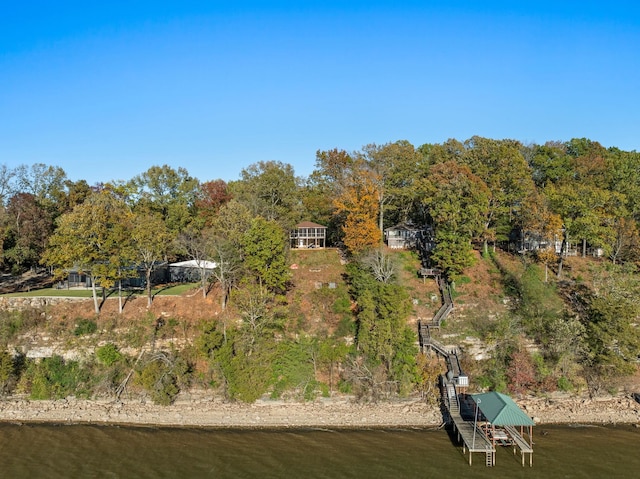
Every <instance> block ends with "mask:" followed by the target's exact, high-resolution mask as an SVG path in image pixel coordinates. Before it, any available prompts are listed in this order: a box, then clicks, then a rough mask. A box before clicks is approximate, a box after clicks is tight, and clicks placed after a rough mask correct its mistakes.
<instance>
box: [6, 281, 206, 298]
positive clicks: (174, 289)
mask: <svg viewBox="0 0 640 479" xmlns="http://www.w3.org/2000/svg"><path fill="white" fill-rule="evenodd" d="M198 286H199V284H198V283H184V284H179V285H176V286H171V287H168V288H153V289H151V293H152V294H153V295H154V296H156V295H157V296H179V295H181V294H183V293H185V292H186V291H189V290H191V289H193V288H197V287H198ZM101 294H102V293H101V292H100V290H98V295H101ZM122 294H123V295H125V296H126V295H127V294H129V293H128V292H126V291H123V293H122ZM134 295H135V296H144V295H146V291H136V292H135V293H134ZM0 296H3V297H5V298H35V297H38V296H56V297H64V298H91V290H90V289H56V288H43V289H34V290H32V291H24V292H19V293H8V294H3V295H0ZM109 296H110V297H117V296H118V291H117V290H116V291H113V292H111V294H110V295H109Z"/></svg>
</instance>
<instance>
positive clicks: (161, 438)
mask: <svg viewBox="0 0 640 479" xmlns="http://www.w3.org/2000/svg"><path fill="white" fill-rule="evenodd" d="M536 435H537V438H536ZM534 441H535V445H534V451H535V452H534V455H533V461H534V465H533V468H529V467H528V466H526V467H524V468H523V467H522V466H521V463H520V456H519V455H518V456H513V454H512V453H511V450H510V449H504V448H503V449H500V450H499V451H498V454H497V464H496V467H494V468H487V467H486V466H485V465H484V457H483V456H481V455H476V456H475V457H474V464H473V466H469V465H468V462H467V459H466V458H465V457H463V456H462V452H461V450H460V448H459V447H454V445H453V444H452V441H451V438H450V436H449V434H448V433H447V432H446V431H444V430H337V431H324V430H272V431H265V430H212V429H175V428H161V429H156V428H142V427H115V426H53V425H23V426H17V425H10V424H0V477H2V478H154V479H155V478H199V477H203V478H234V479H240V478H261V479H264V478H332V479H334V478H367V479H373V478H395V479H398V478H435V477H456V476H457V477H464V478H476V477H478V478H497V477H500V478H546V479H553V478H583V477H584V478H634V479H635V478H638V477H640V451H639V446H640V429H636V428H633V427H630V426H616V427H596V426H593V427H569V426H562V427H560V426H539V427H536V428H535V429H534Z"/></svg>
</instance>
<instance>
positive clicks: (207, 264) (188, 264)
mask: <svg viewBox="0 0 640 479" xmlns="http://www.w3.org/2000/svg"><path fill="white" fill-rule="evenodd" d="M217 266H218V263H215V262H213V261H206V260H202V261H196V260H195V259H190V260H188V261H179V262H178V263H171V264H170V265H169V267H170V268H198V269H199V268H202V267H204V269H214V268H216V267H217Z"/></svg>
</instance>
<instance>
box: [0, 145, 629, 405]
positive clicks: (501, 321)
mask: <svg viewBox="0 0 640 479" xmlns="http://www.w3.org/2000/svg"><path fill="white" fill-rule="evenodd" d="M0 185H1V186H2V188H1V189H0V199H1V200H2V202H1V204H0V206H1V208H0V223H1V224H2V226H3V228H2V230H1V231H2V237H1V238H0V239H1V240H2V245H3V248H2V257H1V260H2V267H3V269H4V271H5V272H6V273H11V274H13V275H14V276H15V275H19V274H21V273H23V272H24V271H28V270H31V271H38V270H43V271H49V272H51V274H52V277H51V278H52V281H56V282H57V281H61V283H60V284H64V281H65V278H67V276H68V274H69V271H70V270H74V271H77V272H78V273H79V274H84V275H86V276H87V277H88V281H87V284H89V286H90V287H91V288H92V290H93V304H92V307H91V308H90V313H89V316H87V317H84V316H83V317H80V315H76V313H73V314H74V317H73V318H69V317H66V318H58V319H56V320H52V321H49V320H42V319H41V318H42V316H40V315H39V313H38V314H35V313H33V314H32V313H27V312H12V311H2V312H1V313H0V314H1V315H2V331H3V335H2V338H1V339H2V342H3V343H2V346H3V348H4V352H3V353H2V354H3V355H2V358H0V359H1V362H2V371H3V372H2V375H0V381H2V382H3V383H2V384H4V390H5V391H16V390H20V391H24V392H26V393H28V394H30V395H32V397H51V396H57V395H64V394H69V393H71V392H73V393H74V394H86V395H95V394H122V393H123V391H125V390H126V391H130V390H131V388H134V386H136V385H137V387H138V388H141V390H146V391H149V394H151V395H152V396H153V397H154V398H155V399H156V400H157V401H159V402H170V401H171V400H172V398H174V397H175V395H176V394H177V393H178V392H179V391H180V390H181V389H182V388H185V387H189V386H190V385H194V384H198V385H200V386H206V387H210V388H212V389H213V390H215V391H219V392H220V393H221V394H224V395H225V396H227V397H230V398H235V399H239V400H243V401H253V400H255V399H256V398H257V397H260V396H261V395H262V394H265V393H268V394H271V395H274V396H281V395H295V396H298V397H302V398H312V397H314V396H315V395H318V394H327V395H330V394H334V393H335V392H336V391H343V392H349V393H353V394H356V395H357V396H358V397H361V398H363V399H365V398H368V399H373V400H376V399H379V398H385V397H393V396H395V395H407V394H414V393H416V392H420V391H422V392H423V393H424V394H427V395H428V394H430V393H431V392H432V391H433V383H434V378H435V375H436V371H437V372H440V371H439V367H440V366H439V365H437V364H435V363H434V361H433V360H430V359H429V358H428V357H426V356H423V355H422V354H419V352H418V348H417V337H416V327H415V321H417V319H418V318H425V317H426V318H428V317H429V314H432V313H433V312H434V310H435V309H437V307H438V306H439V304H436V303H433V301H434V300H433V299H432V298H433V297H432V295H436V294H437V293H436V292H434V290H433V286H429V285H427V284H425V283H423V282H422V280H421V279H419V278H418V277H417V274H416V272H417V270H418V269H420V267H421V266H424V265H425V264H427V265H429V267H433V268H436V269H438V270H439V271H441V272H442V274H443V275H445V277H446V278H447V280H448V281H449V282H451V283H452V284H453V286H454V289H453V291H454V296H455V298H454V299H456V300H457V304H456V313H455V314H454V316H453V317H452V319H451V320H450V321H447V323H446V324H445V325H443V328H442V331H441V333H442V334H443V335H444V336H445V337H453V338H457V339H454V341H455V342H456V343H457V344H458V345H460V346H461V347H462V348H463V350H465V348H466V351H467V353H468V354H467V355H466V357H465V358H466V359H465V363H466V367H467V368H468V369H469V370H470V371H473V373H474V377H475V378H476V387H478V388H489V389H496V390H510V391H512V392H514V393H524V392H536V391H537V392H544V391H552V390H555V389H558V388H559V389H562V390H569V391H570V390H579V389H583V390H584V389H587V388H589V389H591V390H603V389H607V388H608V389H611V390H615V389H616V388H618V387H621V385H623V384H624V383H623V382H622V381H621V378H624V377H629V375H632V374H634V373H636V371H637V366H638V358H639V354H640V335H639V333H638V327H637V323H638V315H639V309H638V307H639V304H638V299H637V298H638V297H639V295H638V293H639V292H640V287H639V285H638V279H637V278H638V276H637V272H636V270H637V266H638V261H639V260H640V239H639V236H638V228H637V224H638V221H639V220H640V209H639V205H640V203H639V202H640V154H638V153H637V152H635V151H634V152H624V151H621V150H618V149H616V148H608V149H607V148H604V147H602V146H601V145H599V144H598V143H597V142H594V141H590V140H587V139H573V140H570V141H568V142H563V143H560V142H550V143H547V144H544V145H523V144H521V143H520V142H518V141H515V140H492V139H487V138H480V137H473V138H470V139H468V140H466V141H464V142H461V141H457V140H449V141H447V142H445V143H443V144H425V145H422V146H419V147H417V148H416V147H414V146H413V145H411V144H409V143H408V142H406V141H398V142H395V143H389V144H386V145H367V146H365V147H363V148H362V150H360V151H356V152H346V151H344V150H339V149H334V150H330V151H318V152H317V155H316V169H315V171H314V172H313V173H312V174H311V175H310V176H309V177H308V178H300V177H297V176H295V172H294V171H293V168H292V167H291V166H290V165H286V164H282V163H279V162H260V163H256V164H254V165H251V166H250V167H248V168H246V169H244V170H242V172H241V178H240V179H239V180H237V181H233V182H230V183H226V182H224V181H222V180H209V181H204V182H201V181H200V180H198V179H196V178H193V177H191V176H190V175H189V173H188V171H186V170H185V169H182V168H179V169H178V170H175V169H173V168H171V167H169V166H167V165H164V166H154V167H151V168H150V169H149V170H147V171H146V172H143V173H141V174H140V175H138V176H137V177H135V178H132V179H130V180H127V181H124V180H118V181H111V182H106V183H102V184H99V185H93V186H90V185H88V184H87V183H86V182H83V181H78V182H72V181H69V180H68V179H67V178H66V174H65V172H64V171H63V170H62V169H61V168H59V167H54V166H47V165H42V164H35V165H31V166H26V165H25V166H23V167H20V168H17V169H14V170H10V169H8V168H6V167H0ZM301 221H312V222H314V223H318V224H320V225H324V226H327V244H328V245H329V246H333V247H335V248H337V249H322V250H313V249H303V250H295V249H291V248H292V246H293V247H294V248H295V247H296V246H297V245H296V244H293V245H292V244H291V242H290V239H289V231H290V230H291V229H292V228H294V227H295V225H296V224H298V223H299V222H301ZM397 224H411V225H417V226H418V227H419V228H420V229H422V230H424V231H428V232H429V234H430V235H432V237H433V238H432V239H433V242H432V245H433V247H432V248H430V249H428V250H422V251H419V252H408V251H407V252H395V251H389V250H388V249H385V247H384V244H383V239H384V231H385V229H386V228H388V227H390V226H393V225H397ZM186 259H190V260H194V261H195V263H196V264H198V265H201V266H200V267H199V271H198V274H199V277H200V278H201V283H200V286H199V288H200V291H199V293H198V294H199V296H200V298H201V300H202V301H204V303H202V304H203V306H202V307H203V308H206V310H205V313H204V314H202V315H199V316H198V317H199V319H198V320H195V319H194V318H192V319H191V320H190V321H189V320H187V318H181V317H179V316H178V315H173V314H171V313H170V312H169V313H167V312H166V311H165V313H167V314H164V315H158V312H157V309H155V308H154V302H155V301H156V300H157V299H158V298H159V297H158V296H156V294H155V292H154V288H155V287H156V286H158V285H157V284H155V282H157V281H158V280H156V279H154V278H156V276H157V274H158V271H159V269H160V268H161V267H162V265H166V264H167V263H170V262H174V261H177V260H186ZM207 264H215V267H213V268H210V267H207V266H206V265H207ZM295 265H297V269H296V266H295ZM303 272H304V275H303V274H302V273H303ZM309 275H311V276H309ZM314 275H315V277H316V279H310V278H311V277H313V276H314ZM480 278H482V279H480ZM138 280H139V281H141V283H140V284H141V285H142V287H143V288H144V291H145V292H144V296H145V301H144V303H145V305H144V311H145V313H140V316H141V317H140V318H139V321H136V320H135V319H132V318H128V319H125V318H127V316H128V311H127V309H128V308H129V312H130V310H131V309H132V305H133V303H132V302H131V303H128V302H127V301H126V299H127V295H128V294H130V293H131V290H130V289H127V287H126V286H127V285H130V284H132V283H133V282H135V281H138ZM311 282H312V283H313V286H312V287H310V285H311ZM489 286H491V287H489ZM426 292H429V293H428V296H426ZM106 293H109V294H110V295H111V296H110V297H111V298H113V299H109V300H108V301H107V302H105V300H104V299H103V297H102V296H101V295H102V294H106ZM436 298H437V296H436ZM116 301H117V303H116V304H117V306H116V307H115V312H114V311H113V307H111V311H110V312H109V313H107V311H106V310H105V309H103V308H104V305H105V304H110V305H113V304H114V303H115V302H116ZM213 301H215V305H214V304H213ZM467 302H468V303H469V304H467ZM474 303H477V304H482V305H483V306H482V307H479V306H476V307H473V306H471V304H474ZM138 307H139V306H138ZM201 311H202V310H201ZM43 321H44V323H43ZM55 321H58V323H57V324H58V326H59V329H60V330H61V331H63V330H65V329H70V328H71V329H73V331H74V332H75V331H76V330H77V329H75V328H80V329H79V330H77V331H78V332H77V334H74V335H73V336H75V337H76V338H83V337H85V336H86V337H88V338H93V339H92V341H94V344H93V346H92V348H90V353H89V354H88V356H85V357H82V358H78V360H77V361H75V360H68V361H67V362H65V360H62V359H61V358H59V357H57V356H53V357H51V358H50V359H47V360H43V361H39V362H32V361H30V360H28V359H26V358H22V357H21V356H20V354H18V355H16V354H15V353H14V351H13V350H11V347H14V346H15V345H17V344H19V343H20V341H21V340H20V335H21V334H24V333H25V332H26V331H28V330H30V329H32V328H36V329H38V328H39V329H42V328H43V327H44V328H45V329H48V330H50V329H51V328H52V327H54V326H55V325H52V324H51V322H55ZM70 323H73V326H72V325H71V324H70ZM131 323H133V324H135V325H137V326H136V327H138V329H139V331H138V333H139V334H134V333H131V331H133V329H135V328H133V329H132V327H131V326H132V324H131ZM81 324H82V325H84V326H80V325H81ZM122 327H125V328H126V329H127V330H128V331H129V332H128V333H126V334H124V333H123V334H124V335H121V333H120V332H118V331H120V328H122ZM180 328H182V331H181V335H182V342H177V341H168V342H167V343H162V342H160V343H158V346H157V347H156V341H157V340H158V339H159V338H164V339H167V338H168V337H171V338H173V339H174V340H175V339H176V338H177V337H178V336H179V334H178V330H179V329H180ZM169 329H170V330H171V333H168V332H167V331H169ZM105 331H107V332H106V333H105ZM104 334H106V336H105V335H104ZM127 334H130V335H131V337H130V338H129V339H127ZM448 335H454V336H448ZM467 337H468V338H472V339H471V340H469V341H467V343H466V344H465V341H466V339H464V338H467ZM129 342H130V343H131V344H128V343H129ZM162 344H164V346H162V347H160V345H162ZM91 351H93V352H91ZM478 351H482V354H480V353H479V352H478ZM21 358H22V359H21ZM51 368H53V369H51ZM66 375H71V377H70V378H67V376H66ZM52 377H57V378H58V379H55V380H54V379H51V378H52ZM61 378H65V379H61ZM96 378H101V379H100V387H98V386H97V385H96V384H94V383H93V380H95V379H96ZM61 381H62V382H64V383H65V384H67V385H68V387H69V388H71V389H65V388H64V387H62V386H60V384H61ZM65 387H66V386H65ZM70 391H71V392H70ZM83 391H84V392H83Z"/></svg>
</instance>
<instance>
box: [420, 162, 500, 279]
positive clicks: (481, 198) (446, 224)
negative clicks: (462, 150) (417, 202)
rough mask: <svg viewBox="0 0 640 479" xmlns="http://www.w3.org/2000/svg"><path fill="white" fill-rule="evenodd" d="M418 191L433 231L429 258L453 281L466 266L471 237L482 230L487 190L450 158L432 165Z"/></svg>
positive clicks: (486, 208) (464, 167)
mask: <svg viewBox="0 0 640 479" xmlns="http://www.w3.org/2000/svg"><path fill="white" fill-rule="evenodd" d="M420 191H421V193H422V196H423V198H424V199H423V202H424V205H425V207H426V208H427V209H428V211H429V215H430V217H431V220H432V222H433V225H434V227H435V231H436V248H435V250H434V252H433V254H432V259H433V261H434V262H435V264H436V265H437V266H438V267H439V268H441V269H442V270H444V271H446V272H447V273H448V274H449V275H451V276H450V279H451V280H454V279H455V276H456V275H458V274H460V273H461V272H462V270H463V269H464V268H465V267H467V266H469V263H470V261H471V258H472V256H471V254H472V253H471V240H472V239H474V238H476V237H479V236H480V235H481V234H482V232H483V231H484V227H485V224H486V218H487V214H488V211H489V197H490V192H489V190H488V188H487V186H486V185H485V183H484V182H483V181H482V179H480V178H479V177H477V176H476V175H474V174H473V173H472V172H471V170H470V169H469V167H468V166H466V165H459V164H458V163H455V162H453V161H448V162H445V163H437V164H435V165H433V166H432V167H431V168H430V169H429V173H428V176H427V177H426V178H423V179H421V181H420Z"/></svg>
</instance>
